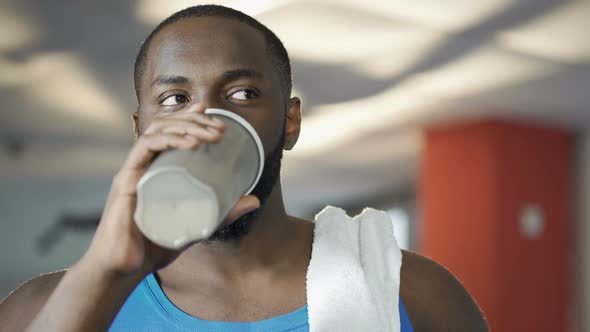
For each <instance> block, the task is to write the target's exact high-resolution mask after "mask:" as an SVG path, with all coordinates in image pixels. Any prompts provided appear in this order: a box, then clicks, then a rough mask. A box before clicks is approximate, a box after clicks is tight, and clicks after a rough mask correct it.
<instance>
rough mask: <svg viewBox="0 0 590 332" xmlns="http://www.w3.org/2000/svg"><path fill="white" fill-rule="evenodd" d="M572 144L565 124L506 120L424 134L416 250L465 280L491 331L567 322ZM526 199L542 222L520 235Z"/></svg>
mask: <svg viewBox="0 0 590 332" xmlns="http://www.w3.org/2000/svg"><path fill="white" fill-rule="evenodd" d="M572 147H573V144H572V137H571V136H570V135H569V134H568V133H566V132H563V131H560V130H555V129H545V128H537V127H533V126H527V125H522V124H515V123H510V122H503V121H485V122H478V123H472V124H465V125H456V126H452V127H447V128H441V129H433V130H429V131H428V132H427V134H426V144H425V150H424V155H423V159H422V163H423V168H422V176H421V184H420V206H421V213H422V218H421V221H422V232H423V233H422V240H421V251H422V252H423V253H424V254H425V255H427V256H429V257H432V258H434V259H435V260H437V261H439V262H441V263H442V264H443V265H445V266H446V267H448V268H449V269H450V270H451V271H452V272H453V273H454V274H455V275H456V276H457V277H458V278H459V279H460V280H461V281H462V282H463V283H464V285H465V286H466V288H467V289H468V290H469V291H470V292H471V294H472V295H473V296H474V298H475V299H476V300H477V301H478V302H479V304H480V305H481V307H482V308H483V310H484V312H485V314H486V316H487V318H488V321H489V323H490V327H491V330H492V331H497V332H502V331H506V332H509V331H535V332H542V331H546V332H555V331H565V330H566V328H567V324H568V322H569V321H568V318H569V316H568V315H569V309H570V308H569V304H570V302H569V301H570V298H569V294H570V293H569V288H570V281H571V280H570V278H571V274H570V270H569V269H570V253H571V251H570V231H571V228H570V222H571V219H572V216H571V215H570V214H571V201H572V200H571V199H570V197H571V193H572V192H571V181H572V174H571V173H572V169H573V168H572V154H573V151H572ZM531 204H532V206H536V207H538V208H540V211H541V212H542V213H543V215H544V227H543V229H542V230H541V231H540V232H539V233H535V228H534V227H533V228H532V231H531V233H530V234H533V235H534V236H532V237H527V236H525V233H523V230H522V228H521V226H520V225H521V224H520V221H521V214H522V213H523V211H524V208H525V207H527V206H531ZM536 230H537V231H539V229H536Z"/></svg>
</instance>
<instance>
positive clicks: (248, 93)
mask: <svg viewBox="0 0 590 332" xmlns="http://www.w3.org/2000/svg"><path fill="white" fill-rule="evenodd" d="M229 97H230V98H232V99H237V100H249V99H253V98H256V97H258V92H256V91H255V90H251V89H243V90H238V91H236V92H234V93H232V94H231V95H230V96H229Z"/></svg>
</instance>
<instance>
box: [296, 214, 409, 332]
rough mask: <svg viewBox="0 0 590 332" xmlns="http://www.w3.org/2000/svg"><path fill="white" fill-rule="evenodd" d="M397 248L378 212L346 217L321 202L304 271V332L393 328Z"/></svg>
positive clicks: (396, 328) (390, 229)
mask: <svg viewBox="0 0 590 332" xmlns="http://www.w3.org/2000/svg"><path fill="white" fill-rule="evenodd" d="M400 269H401V251H400V248H399V247H398V245H397V242H396V240H395V237H394V235H393V224H392V221H391V218H390V217H389V215H388V214H387V213H385V212H383V211H378V210H375V209H370V208H366V209H365V210H363V212H362V213H361V214H360V215H358V216H356V217H354V218H350V217H349V216H348V215H347V214H346V212H345V211H344V210H342V209H339V208H335V207H331V206H327V207H326V208H324V209H323V210H322V211H321V212H320V213H318V215H317V216H316V218H315V235H314V241H313V247H312V253H311V261H310V263H309V267H308V271H307V304H308V314H309V327H310V332H328V331H330V332H331V331H347V332H357V331H362V332H366V331H379V332H381V331H383V332H386V331H387V332H389V331H392V332H399V331H400V318H399V307H398V301H399V285H400Z"/></svg>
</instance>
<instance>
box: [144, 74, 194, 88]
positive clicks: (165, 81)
mask: <svg viewBox="0 0 590 332" xmlns="http://www.w3.org/2000/svg"><path fill="white" fill-rule="evenodd" d="M188 81H189V80H188V78H186V77H184V76H179V75H159V76H158V77H156V79H155V80H153V81H152V84H151V86H154V85H171V84H186V83H187V82H188Z"/></svg>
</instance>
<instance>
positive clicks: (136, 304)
mask: <svg viewBox="0 0 590 332" xmlns="http://www.w3.org/2000/svg"><path fill="white" fill-rule="evenodd" d="M399 313H400V323H401V332H413V331H414V330H413V328H412V325H411V324H410V320H409V319H408V315H407V313H406V310H405V308H404V305H403V304H402V301H401V299H400V301H399ZM109 331H208V332H246V331H248V332H251V331H273V332H287V331H289V332H308V331H309V324H308V322H307V305H306V306H304V307H302V308H300V309H298V310H296V311H293V312H291V313H288V314H285V315H281V316H276V317H272V318H268V319H264V320H260V321H256V322H217V321H208V320H203V319H199V318H196V317H193V316H191V315H189V314H187V313H185V312H184V311H182V310H180V309H179V308H177V307H176V306H175V305H174V304H173V303H172V302H171V301H170V300H169V299H168V297H166V294H164V292H163V291H162V289H161V288H160V285H159V284H158V281H157V280H156V278H155V277H154V275H153V274H150V275H148V276H147V277H146V278H145V279H144V280H143V281H142V282H141V283H139V285H138V286H137V287H136V288H135V290H134V291H133V293H131V295H129V297H128V298H127V301H126V302H125V304H124V305H123V307H122V308H121V310H120V311H119V313H118V315H117V317H115V320H114V321H113V323H112V324H111V327H110V328H109Z"/></svg>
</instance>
